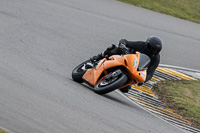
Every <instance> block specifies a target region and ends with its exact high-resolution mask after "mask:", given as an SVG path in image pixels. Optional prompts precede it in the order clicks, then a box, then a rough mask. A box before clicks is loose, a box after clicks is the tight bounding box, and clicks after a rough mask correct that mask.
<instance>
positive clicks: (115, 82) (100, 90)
mask: <svg viewBox="0 0 200 133" xmlns="http://www.w3.org/2000/svg"><path fill="white" fill-rule="evenodd" d="M127 81H128V77H127V76H126V74H124V73H122V74H120V75H118V76H117V77H115V78H114V79H111V81H106V78H104V79H102V80H101V81H100V82H99V83H97V84H96V86H95V87H94V92H96V93H97V94H106V93H109V92H111V91H114V90H115V89H117V88H119V87H121V86H122V85H124V84H125V83H126V82H127Z"/></svg>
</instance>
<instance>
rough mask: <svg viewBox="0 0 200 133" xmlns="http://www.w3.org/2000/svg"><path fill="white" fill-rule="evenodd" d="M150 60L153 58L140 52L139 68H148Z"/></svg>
mask: <svg viewBox="0 0 200 133" xmlns="http://www.w3.org/2000/svg"><path fill="white" fill-rule="evenodd" d="M150 62H151V59H150V58H149V56H147V55H146V54H142V53H140V62H139V66H138V70H139V71H141V70H144V69H147V68H148V66H149V64H150Z"/></svg>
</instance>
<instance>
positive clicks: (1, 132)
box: [0, 128, 8, 133]
mask: <svg viewBox="0 0 200 133" xmlns="http://www.w3.org/2000/svg"><path fill="white" fill-rule="evenodd" d="M0 133H8V132H6V131H4V130H2V129H1V128H0Z"/></svg>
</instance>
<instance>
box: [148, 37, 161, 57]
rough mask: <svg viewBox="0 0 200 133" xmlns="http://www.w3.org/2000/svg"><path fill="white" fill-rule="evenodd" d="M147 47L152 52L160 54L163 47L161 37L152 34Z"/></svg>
mask: <svg viewBox="0 0 200 133" xmlns="http://www.w3.org/2000/svg"><path fill="white" fill-rule="evenodd" d="M146 44H147V48H148V50H150V52H151V54H153V55H156V54H158V53H159V52H160V51H161V49H162V41H161V40H160V38H158V37H155V36H150V37H149V38H148V39H147V41H146Z"/></svg>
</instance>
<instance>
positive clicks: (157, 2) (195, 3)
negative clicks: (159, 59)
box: [118, 0, 200, 23]
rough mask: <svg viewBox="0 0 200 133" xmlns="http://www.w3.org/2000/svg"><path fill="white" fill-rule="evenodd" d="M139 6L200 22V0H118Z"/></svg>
mask: <svg viewBox="0 0 200 133" xmlns="http://www.w3.org/2000/svg"><path fill="white" fill-rule="evenodd" d="M118 1H121V2H125V3H128V4H132V5H135V6H138V7H143V8H146V9H150V10H153V11H156V12H160V13H164V14H167V15H171V16H174V17H178V18H181V19H186V20H189V21H193V22H196V23H200V8H199V7H200V0H118Z"/></svg>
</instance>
